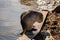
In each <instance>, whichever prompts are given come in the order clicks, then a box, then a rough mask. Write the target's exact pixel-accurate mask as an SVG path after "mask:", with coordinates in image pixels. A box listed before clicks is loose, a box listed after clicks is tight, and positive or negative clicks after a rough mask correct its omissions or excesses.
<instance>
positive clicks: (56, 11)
mask: <svg viewBox="0 0 60 40" xmlns="http://www.w3.org/2000/svg"><path fill="white" fill-rule="evenodd" d="M54 12H55V13H60V5H59V6H57V7H56V8H55V9H54V10H53V11H52V13H54Z"/></svg>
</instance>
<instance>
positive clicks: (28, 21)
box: [21, 11, 43, 30]
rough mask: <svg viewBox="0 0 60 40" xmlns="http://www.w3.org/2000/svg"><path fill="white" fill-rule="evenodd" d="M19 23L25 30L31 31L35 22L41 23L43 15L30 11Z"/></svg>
mask: <svg viewBox="0 0 60 40" xmlns="http://www.w3.org/2000/svg"><path fill="white" fill-rule="evenodd" d="M24 15H25V14H24ZM21 21H22V25H23V26H24V27H25V28H26V30H31V29H32V28H33V24H34V23H35V22H38V23H41V22H42V21H43V15H42V13H39V12H35V11H30V12H29V13H28V14H26V15H25V16H24V17H23V19H22V20H21Z"/></svg>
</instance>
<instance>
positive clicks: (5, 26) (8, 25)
mask: <svg viewBox="0 0 60 40" xmlns="http://www.w3.org/2000/svg"><path fill="white" fill-rule="evenodd" d="M25 9H27V8H25V6H24V5H21V4H20V3H19V0H0V40H16V39H17V38H18V37H19V33H20V32H21V30H22V28H21V25H20V15H21V13H22V12H23V11H24V10H25Z"/></svg>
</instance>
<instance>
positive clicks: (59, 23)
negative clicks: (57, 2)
mask: <svg viewBox="0 0 60 40" xmlns="http://www.w3.org/2000/svg"><path fill="white" fill-rule="evenodd" d="M58 11H59V10H58ZM43 30H50V33H51V35H52V36H53V37H54V38H55V39H56V40H60V13H56V12H54V13H49V14H48V16H47V19H46V22H45V24H44V28H43Z"/></svg>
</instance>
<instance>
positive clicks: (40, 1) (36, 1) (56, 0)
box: [20, 0, 60, 10]
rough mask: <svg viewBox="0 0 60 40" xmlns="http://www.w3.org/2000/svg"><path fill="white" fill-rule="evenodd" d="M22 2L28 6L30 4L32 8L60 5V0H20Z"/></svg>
mask: <svg viewBox="0 0 60 40" xmlns="http://www.w3.org/2000/svg"><path fill="white" fill-rule="evenodd" d="M20 3H21V4H23V5H26V6H30V7H31V9H32V8H33V9H39V10H40V9H45V10H50V9H54V8H55V7H56V6H58V5H60V0H20Z"/></svg>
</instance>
